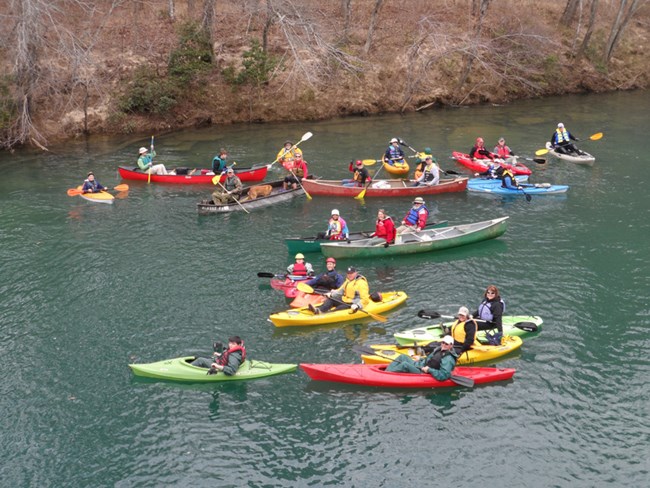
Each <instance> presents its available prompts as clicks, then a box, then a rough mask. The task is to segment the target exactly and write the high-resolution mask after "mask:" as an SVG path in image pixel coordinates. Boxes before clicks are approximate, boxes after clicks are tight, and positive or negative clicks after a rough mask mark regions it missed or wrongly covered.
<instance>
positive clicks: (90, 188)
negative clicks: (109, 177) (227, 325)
mask: <svg viewBox="0 0 650 488" xmlns="http://www.w3.org/2000/svg"><path fill="white" fill-rule="evenodd" d="M106 190H108V188H107V187H105V186H104V185H102V184H101V183H100V182H99V181H97V180H96V179H95V173H93V172H92V171H91V172H89V173H88V176H87V178H86V179H85V180H84V184H83V186H82V187H81V193H99V192H100V191H106Z"/></svg>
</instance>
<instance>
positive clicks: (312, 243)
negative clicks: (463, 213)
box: [284, 220, 449, 254]
mask: <svg viewBox="0 0 650 488" xmlns="http://www.w3.org/2000/svg"><path fill="white" fill-rule="evenodd" d="M447 225H449V222H448V221H446V220H442V221H440V222H433V223H431V224H427V225H426V226H425V227H424V228H425V229H439V228H440V227H447ZM373 232H374V231H373V230H368V231H365V232H351V233H350V234H349V235H348V240H349V241H350V242H352V241H358V240H361V239H368V238H369V236H370V234H372V233H373ZM326 242H331V241H330V240H329V239H327V238H325V237H323V238H320V237H318V236H310V237H287V238H285V239H284V243H285V244H286V245H287V250H288V251H289V254H297V253H299V252H320V245H321V244H323V243H326Z"/></svg>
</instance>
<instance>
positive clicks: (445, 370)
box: [386, 335, 458, 381]
mask: <svg viewBox="0 0 650 488" xmlns="http://www.w3.org/2000/svg"><path fill="white" fill-rule="evenodd" d="M416 358H417V359H413V358H411V357H410V356H408V355H406V354H400V355H399V356H397V357H396V358H395V359H394V360H393V362H392V363H390V364H389V365H388V366H387V367H386V371H389V372H392V373H415V374H423V373H424V374H430V375H431V376H433V377H434V378H435V379H437V380H438V381H445V380H448V379H449V378H450V377H451V373H452V371H454V368H455V367H456V360H457V359H458V353H457V352H456V351H455V350H454V338H453V337H451V336H449V335H446V336H445V337H443V338H442V341H441V342H440V343H439V345H437V346H436V347H434V349H433V351H431V353H429V354H428V355H427V356H426V357H423V358H420V357H418V356H416Z"/></svg>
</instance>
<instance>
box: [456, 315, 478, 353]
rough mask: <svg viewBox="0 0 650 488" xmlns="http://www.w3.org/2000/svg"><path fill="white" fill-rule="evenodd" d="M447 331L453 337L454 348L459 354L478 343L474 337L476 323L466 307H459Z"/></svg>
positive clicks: (476, 330) (476, 327) (476, 329)
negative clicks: (455, 317)
mask: <svg viewBox="0 0 650 488" xmlns="http://www.w3.org/2000/svg"><path fill="white" fill-rule="evenodd" d="M449 332H450V334H451V336H452V337H453V338H454V349H455V350H456V352H457V353H458V354H459V355H460V354H463V353H464V352H465V351H469V350H470V349H471V348H472V346H473V345H474V344H479V342H478V340H477V339H476V333H477V332H478V324H477V323H476V321H475V320H474V319H473V318H472V316H471V315H470V314H469V309H468V308H467V307H460V308H459V309H458V315H457V319H456V321H455V322H454V323H453V324H452V325H451V327H450V329H449Z"/></svg>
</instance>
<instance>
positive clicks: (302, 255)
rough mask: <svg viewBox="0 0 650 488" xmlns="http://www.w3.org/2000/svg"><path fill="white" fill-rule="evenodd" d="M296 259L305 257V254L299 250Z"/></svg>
mask: <svg viewBox="0 0 650 488" xmlns="http://www.w3.org/2000/svg"><path fill="white" fill-rule="evenodd" d="M296 259H305V255H304V254H303V253H301V252H299V253H298V254H296Z"/></svg>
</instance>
